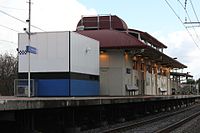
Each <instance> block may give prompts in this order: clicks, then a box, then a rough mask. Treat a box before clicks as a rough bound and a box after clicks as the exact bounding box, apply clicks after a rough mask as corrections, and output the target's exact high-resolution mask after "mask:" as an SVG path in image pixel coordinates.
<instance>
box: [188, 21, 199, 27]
mask: <svg viewBox="0 0 200 133" xmlns="http://www.w3.org/2000/svg"><path fill="white" fill-rule="evenodd" d="M184 24H185V25H190V26H187V28H192V27H200V22H185V23H184Z"/></svg>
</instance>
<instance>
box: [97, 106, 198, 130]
mask: <svg viewBox="0 0 200 133" xmlns="http://www.w3.org/2000/svg"><path fill="white" fill-rule="evenodd" d="M199 115H200V104H197V105H194V106H192V107H189V108H185V109H181V110H178V111H175V112H171V113H167V114H164V115H160V116H156V117H153V118H150V119H145V120H142V121H139V122H132V123H129V124H125V125H118V126H117V127H112V128H109V129H106V130H102V131H101V132H102V133H108V132H109V133H110V132H113V133H115V132H127V133H129V132H135V133H142V132H149V133H168V132H170V131H173V130H174V129H176V128H178V127H180V126H181V125H183V124H185V123H186V122H188V121H190V120H192V119H194V118H195V117H197V116H199Z"/></svg>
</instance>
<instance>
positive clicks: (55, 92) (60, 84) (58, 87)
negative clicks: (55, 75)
mask: <svg viewBox="0 0 200 133" xmlns="http://www.w3.org/2000/svg"><path fill="white" fill-rule="evenodd" d="M37 81H38V82H37V92H36V96H69V80H68V79H39V80H37Z"/></svg>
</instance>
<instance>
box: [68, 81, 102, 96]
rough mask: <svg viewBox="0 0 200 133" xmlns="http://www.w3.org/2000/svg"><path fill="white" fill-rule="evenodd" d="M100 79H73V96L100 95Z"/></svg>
mask: <svg viewBox="0 0 200 133" xmlns="http://www.w3.org/2000/svg"><path fill="white" fill-rule="evenodd" d="M99 88H100V86H99V81H92V80H71V90H70V91H71V96H98V95H99Z"/></svg>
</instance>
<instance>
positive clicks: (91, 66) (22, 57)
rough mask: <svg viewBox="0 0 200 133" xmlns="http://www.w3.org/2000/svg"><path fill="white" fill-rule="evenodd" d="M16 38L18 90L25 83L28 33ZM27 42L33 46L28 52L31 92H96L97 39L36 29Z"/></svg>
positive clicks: (37, 94)
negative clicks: (35, 51)
mask: <svg viewBox="0 0 200 133" xmlns="http://www.w3.org/2000/svg"><path fill="white" fill-rule="evenodd" d="M18 40H19V43H18V44H19V46H18V58H19V79H18V83H17V85H16V89H18V90H19V89H20V88H21V89H23V87H24V88H25V89H26V88H27V83H28V82H27V77H28V53H27V50H26V46H27V45H28V35H27V34H25V33H20V34H19V39H18ZM30 45H31V46H32V47H35V48H36V49H37V53H36V54H31V56H30V73H31V90H32V95H34V96H97V95H99V42H98V41H96V40H94V39H91V38H88V37H86V36H83V35H80V34H78V33H76V32H70V31H63V32H38V33H33V34H32V35H31V43H30ZM18 93H20V91H19V92H18Z"/></svg>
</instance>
